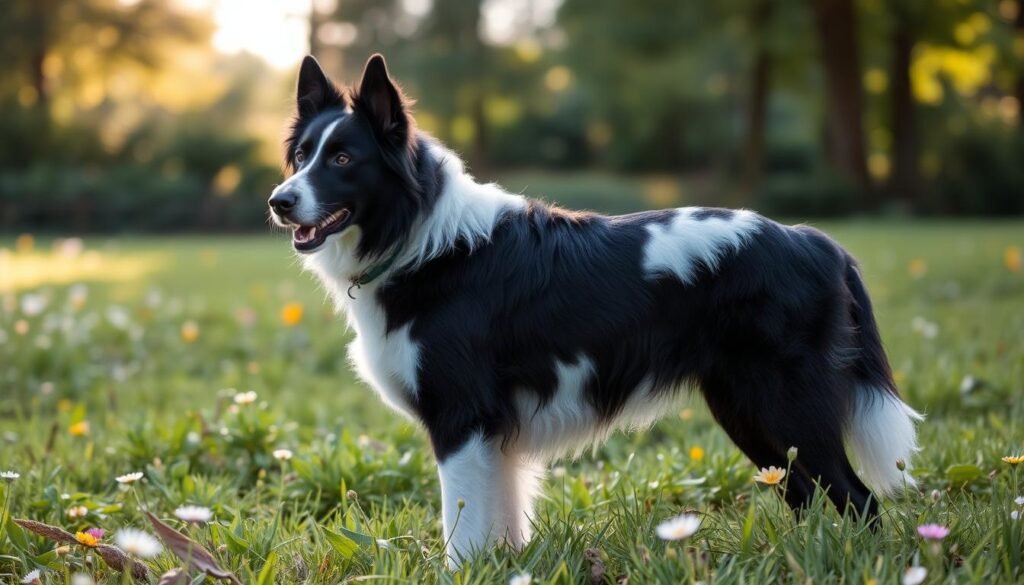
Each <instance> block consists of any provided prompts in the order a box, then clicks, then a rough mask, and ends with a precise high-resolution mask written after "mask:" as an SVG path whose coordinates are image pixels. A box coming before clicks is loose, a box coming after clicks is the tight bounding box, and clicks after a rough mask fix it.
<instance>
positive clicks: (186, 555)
mask: <svg viewBox="0 0 1024 585" xmlns="http://www.w3.org/2000/svg"><path fill="white" fill-rule="evenodd" d="M146 517H147V518H149V522H150V523H151V524H152V525H153V531H154V532H156V535H157V536H159V537H160V540H162V541H164V544H166V545H167V548H169V549H171V552H173V553H174V554H175V555H177V556H178V558H180V559H181V560H183V561H185V566H186V567H188V566H189V565H191V566H194V567H195V568H197V569H199V570H200V571H202V572H204V573H206V574H207V575H209V576H211V577H214V578H217V579H226V580H228V581H230V582H231V583H233V584H234V585H242V582H241V581H239V580H238V578H237V577H235V575H234V574H233V573H231V571H225V570H224V569H222V568H221V567H220V565H218V564H217V559H215V558H213V555H212V554H210V552H209V551H208V550H206V549H205V548H203V546H202V545H201V544H199V543H198V542H196V541H194V540H192V539H191V538H189V537H188V536H185V535H184V534H182V533H181V532H178V531H177V530H175V529H173V528H171V527H170V526H168V525H166V524H164V523H163V522H161V521H160V519H159V518H157V517H156V516H154V515H153V514H152V513H150V512H146Z"/></svg>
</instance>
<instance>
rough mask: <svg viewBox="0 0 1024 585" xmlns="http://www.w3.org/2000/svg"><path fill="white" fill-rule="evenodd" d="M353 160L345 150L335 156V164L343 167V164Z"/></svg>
mask: <svg viewBox="0 0 1024 585" xmlns="http://www.w3.org/2000/svg"><path fill="white" fill-rule="evenodd" d="M351 160H352V159H351V158H349V156H348V155H347V154H345V153H344V152H343V153H341V154H339V155H338V156H336V157H334V164H336V165H338V166H342V167H343V166H345V165H347V164H348V163H349V161H351Z"/></svg>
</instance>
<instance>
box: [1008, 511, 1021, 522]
mask: <svg viewBox="0 0 1024 585" xmlns="http://www.w3.org/2000/svg"><path fill="white" fill-rule="evenodd" d="M1010 520H1020V510H1014V511H1012V512H1010Z"/></svg>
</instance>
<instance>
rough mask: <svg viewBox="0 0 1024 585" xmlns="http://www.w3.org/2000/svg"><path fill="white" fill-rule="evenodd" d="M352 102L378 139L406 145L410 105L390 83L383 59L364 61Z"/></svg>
mask: <svg viewBox="0 0 1024 585" xmlns="http://www.w3.org/2000/svg"><path fill="white" fill-rule="evenodd" d="M355 101H356V107H358V108H360V109H361V110H362V111H363V112H364V113H365V114H366V115H367V117H369V119H370V124H371V125H372V126H373V128H374V130H375V131H376V132H377V133H378V136H379V137H381V138H384V139H385V140H387V141H389V142H392V143H393V144H402V143H406V142H408V140H409V139H410V137H411V135H412V128H413V120H412V118H411V117H410V116H409V112H408V106H409V104H410V102H409V101H408V100H407V99H406V98H405V95H403V94H402V90H401V88H399V87H398V85H396V84H395V82H394V81H392V80H391V77H390V76H389V75H388V67H387V65H386V64H385V63H384V57H383V56H381V55H380V54H379V53H377V54H374V55H373V56H372V57H370V59H369V61H367V62H366V68H365V69H364V70H363V79H362V81H360V82H359V92H358V94H357V97H356V100H355Z"/></svg>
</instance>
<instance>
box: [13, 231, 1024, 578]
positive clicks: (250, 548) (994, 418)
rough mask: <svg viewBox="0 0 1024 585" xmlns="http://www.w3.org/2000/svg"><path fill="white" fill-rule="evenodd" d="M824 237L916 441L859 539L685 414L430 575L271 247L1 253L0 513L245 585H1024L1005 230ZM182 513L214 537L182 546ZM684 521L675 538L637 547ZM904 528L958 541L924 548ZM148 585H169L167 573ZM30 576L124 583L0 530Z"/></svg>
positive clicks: (341, 365)
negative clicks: (873, 319)
mask: <svg viewBox="0 0 1024 585" xmlns="http://www.w3.org/2000/svg"><path fill="white" fill-rule="evenodd" d="M821 227H824V228H825V229H827V230H828V231H829V232H830V233H832V234H833V235H834V236H835V237H836V238H837V239H838V240H839V241H840V242H842V243H843V244H844V245H845V246H847V247H848V248H849V249H850V250H851V251H852V252H853V253H854V254H855V255H857V256H858V257H859V258H860V259H861V261H862V263H863V266H864V271H865V275H866V277H867V279H868V282H869V286H870V289H871V291H872V294H873V296H874V299H875V303H876V312H877V315H878V318H879V321H880V324H881V329H882V333H883V337H884V340H885V342H886V345H887V348H888V350H889V354H890V357H891V360H892V363H893V366H894V368H895V369H896V376H897V380H898V382H899V384H900V387H901V389H902V391H903V393H904V396H905V397H906V399H907V401H908V402H910V403H911V404H912V405H913V406H914V407H916V408H918V409H919V410H922V411H924V412H925V413H927V415H928V420H927V421H926V422H925V423H924V424H923V425H922V426H921V429H920V432H921V442H922V447H923V449H922V451H921V453H920V454H919V456H918V457H917V459H916V460H915V470H914V474H915V476H916V477H917V478H918V482H919V487H918V489H907V490H905V493H903V494H902V495H900V497H898V498H895V499H892V500H888V501H886V502H884V508H885V516H884V518H883V523H882V526H881V528H880V529H879V530H877V531H873V530H871V529H870V528H868V527H866V526H865V525H864V524H863V523H861V522H858V521H856V520H854V519H851V518H844V517H842V516H840V515H838V514H837V513H836V512H835V510H834V509H832V508H830V507H829V506H828V505H827V504H826V503H825V502H824V500H823V499H822V501H819V502H818V505H817V506H815V508H814V509H812V510H811V511H810V512H809V513H807V514H806V515H805V516H804V517H803V518H802V519H800V520H799V521H797V520H796V519H795V518H794V517H793V516H792V515H791V514H790V513H789V511H788V509H786V508H785V507H784V506H783V504H782V502H781V498H779V497H777V496H776V494H773V493H772V492H773V491H775V490H776V489H778V488H772V487H768V486H763V485H760V484H756V483H754V482H753V481H752V477H753V474H754V471H755V470H754V469H753V466H752V464H751V463H750V462H749V461H748V460H746V459H745V458H744V457H743V456H742V454H741V453H740V452H739V451H738V450H737V449H736V448H735V447H733V446H732V445H731V444H730V443H729V441H728V439H727V438H726V437H725V435H724V433H723V432H722V431H720V430H719V429H718V428H717V427H716V426H715V424H714V423H713V421H712V420H711V418H710V417H709V415H708V414H707V412H706V411H705V409H704V407H703V404H702V403H701V401H700V399H699V398H698V397H694V398H691V399H690V400H689V402H688V403H682V404H680V406H679V408H678V409H677V410H676V411H675V412H673V413H672V414H670V415H669V416H667V417H666V418H665V419H664V420H663V421H662V422H660V423H659V424H658V425H656V426H655V427H654V428H653V429H652V430H650V431H648V432H644V433H639V434H634V435H628V436H627V435H617V436H615V437H614V438H613V439H612V440H611V441H610V442H609V443H607V444H606V445H605V446H603V447H601V448H599V449H597V450H596V451H595V452H593V453H592V454H589V455H587V456H584V457H582V458H581V459H579V460H577V461H566V462H561V463H559V464H556V465H561V467H557V468H556V469H555V471H554V472H553V473H552V474H551V476H550V477H549V479H548V480H547V482H546V484H545V486H546V487H545V490H544V499H543V501H542V502H540V504H539V508H538V516H537V518H536V520H535V521H536V524H537V528H536V530H535V537H534V539H533V540H532V541H531V543H530V544H529V546H527V547H526V549H525V550H523V551H521V552H511V551H509V550H504V549H498V550H488V551H483V552H482V553H481V554H480V555H478V556H477V557H476V558H475V559H473V560H472V561H471V562H469V563H467V564H466V565H465V566H464V567H463V569H462V571H461V572H460V573H457V574H453V573H449V572H447V571H446V570H445V569H444V563H443V558H444V557H443V542H442V539H441V534H440V518H439V513H440V502H439V493H438V485H437V478H436V471H435V466H434V461H433V458H432V456H431V454H430V451H429V448H428V446H427V442H426V440H425V438H424V435H423V433H422V432H421V431H420V430H419V429H418V428H416V427H415V426H414V425H412V424H411V423H408V422H407V421H405V420H404V419H401V418H400V417H398V416H397V415H394V414H392V413H390V412H388V411H387V410H386V408H385V407H383V406H382V405H381V404H380V403H379V402H378V399H377V398H376V396H375V395H374V393H373V392H372V391H371V390H369V389H368V388H366V387H365V386H363V385H362V384H361V383H359V382H357V381H356V380H355V379H354V378H353V376H352V374H351V373H350V372H349V370H348V367H347V363H346V358H345V344H346V341H347V338H348V333H347V332H346V330H345V326H344V324H343V323H342V322H341V321H340V320H339V319H338V318H337V317H336V316H335V315H334V314H333V310H332V308H331V307H330V306H329V305H328V304H327V302H326V301H325V294H324V292H323V291H322V290H319V289H318V288H317V286H316V285H315V283H314V281H313V279H312V277H311V276H310V275H307V274H303V273H301V272H300V270H299V268H298V265H297V263H296V262H295V261H294V259H293V258H292V256H291V253H290V251H289V249H288V244H287V243H286V241H285V239H284V237H283V236H279V237H277V238H272V237H246V238H230V239H215V238H123V239H110V240H107V239H103V238H99V237H97V238H93V239H87V240H86V242H85V250H84V251H81V250H77V249H76V248H75V246H74V245H73V244H65V245H63V246H62V247H61V248H60V251H57V252H54V251H53V250H54V248H53V246H52V245H51V243H50V242H40V241H36V242H35V243H34V246H33V248H34V249H33V250H30V249H29V248H30V245H29V242H28V241H27V240H25V239H23V240H22V241H21V242H20V243H18V244H16V243H15V241H14V239H13V238H7V239H5V240H2V241H0V247H3V248H5V251H3V252H0V471H4V470H12V471H16V472H19V473H20V478H19V479H17V480H15V481H3V480H0V504H2V503H3V502H6V506H7V508H8V509H9V514H8V516H9V517H13V518H28V519H33V520H37V521H41V522H46V523H48V524H51V525H56V526H60V527H63V528H65V529H66V530H69V531H71V532H72V533H74V532H76V531H79V530H85V529H86V528H90V527H100V528H103V529H104V530H105V531H106V533H105V535H104V537H103V539H102V541H103V542H112V541H113V536H114V534H115V533H116V532H118V531H119V530H121V529H123V528H125V527H135V528H141V529H146V530H148V531H150V532H152V528H151V526H150V525H149V524H148V523H147V522H146V520H145V519H144V518H143V516H142V514H141V513H140V507H141V506H146V507H148V508H149V509H150V510H152V511H153V512H154V513H155V514H156V515H157V516H159V517H161V518H163V519H164V520H165V521H166V522H167V523H168V524H170V525H172V526H175V527H177V528H179V529H181V530H183V531H184V532H186V533H187V534H189V535H190V536H191V537H192V538H194V539H195V540H196V541H197V542H199V543H201V544H202V545H203V546H205V547H206V548H207V549H209V550H210V551H212V553H213V555H214V557H215V558H216V560H217V562H219V563H220V565H222V566H223V568H225V569H227V570H230V571H233V572H234V573H235V574H236V575H238V576H239V578H240V579H241V581H242V582H244V583H261V584H268V583H274V582H275V578H276V582H277V583H339V582H343V581H346V580H357V578H360V577H362V578H360V579H358V580H366V581H375V582H376V581H380V582H403V583H434V582H441V583H507V582H508V581H509V579H510V578H511V577H513V576H515V575H519V574H523V573H528V574H531V575H532V576H533V582H534V583H587V582H590V581H591V579H594V580H595V582H607V583H615V582H620V583H622V582H625V580H626V579H628V582H629V583H634V584H636V583H678V582H689V581H694V580H701V581H704V582H707V583H769V582H793V583H811V582H814V583H838V582H844V583H857V584H861V583H869V582H877V583H898V582H900V580H901V579H903V577H904V573H905V571H906V570H907V569H908V567H911V566H920V567H924V568H926V569H927V571H928V576H927V582H929V583H943V582H958V583H959V582H979V583H980V582H989V583H1010V582H1021V581H1022V580H1024V553H1022V549H1024V520H1021V521H1017V520H1013V519H1012V518H1011V513H1012V512H1018V511H1020V512H1021V513H1022V514H1024V502H1022V503H1021V504H1017V503H1015V502H1014V499H1015V498H1018V497H1020V496H1024V477H1022V476H1024V464H1021V465H1018V466H1012V465H1010V464H1007V463H1004V462H1003V461H1001V458H1002V457H1003V456H1007V455H1018V454H1020V453H1021V452H1022V449H1024V428H1022V425H1024V270H1022V268H1021V266H1020V258H1019V254H1020V250H1021V248H1024V223H1021V222H1016V223H1008V222H1004V223H980V222H979V223H887V222H872V223H867V222H864V223H837V224H827V225H823V226H821ZM19 246H20V251H15V249H16V248H18V247H19ZM1014 250H1016V254H1017V256H1016V257H1014V254H1015V253H1014ZM242 392H255V396H256V398H255V400H254V401H252V402H247V398H251V397H252V396H251V395H248V394H239V393H242ZM276 449H288V450H290V451H291V452H293V454H294V456H293V457H292V458H291V459H290V460H288V461H281V460H278V459H275V458H274V456H273V452H274V450H276ZM133 471H141V472H143V473H144V479H142V480H141V481H139V482H137V483H133V484H130V485H120V484H118V483H117V482H116V481H115V477H116V476H119V475H122V474H125V473H128V472H133ZM1018 484H1022V485H1018ZM185 504H196V505H200V506H206V507H209V508H211V509H212V510H213V513H214V519H213V521H212V522H211V523H210V524H206V525H185V524H184V523H183V522H181V521H180V520H178V519H177V518H175V517H174V514H173V512H174V510H175V509H176V508H178V507H179V506H182V505H185ZM686 511H692V512H695V513H697V514H699V515H700V516H701V518H702V519H703V523H702V525H701V528H700V530H699V531H698V532H697V533H696V534H695V535H694V536H692V537H690V538H689V539H688V540H685V541H676V542H665V541H662V540H660V539H659V538H658V537H657V536H656V534H655V526H657V525H658V524H659V523H660V522H662V521H664V520H666V519H668V518H670V517H673V516H675V515H677V514H680V513H682V512H686ZM924 523H938V524H942V525H945V526H948V527H949V528H950V529H951V533H950V534H949V536H948V537H946V538H945V540H944V541H941V542H936V543H929V542H925V541H923V540H922V538H921V537H920V536H918V534H917V532H916V528H917V526H918V525H921V524H924ZM145 562H146V564H147V566H148V567H149V569H150V570H151V571H152V572H153V573H155V574H160V573H163V572H164V571H166V570H168V569H171V568H172V567H175V566H180V561H178V559H177V558H176V557H175V556H174V555H172V554H171V552H170V551H168V550H167V549H164V552H163V553H161V554H160V555H159V556H157V557H156V558H154V559H151V560H148V561H145ZM33 569H42V571H43V573H42V582H43V583H69V582H70V580H71V575H73V574H74V573H79V572H84V573H87V574H90V575H92V576H93V577H94V578H95V579H96V581H97V582H99V583H121V582H122V580H121V576H120V575H119V574H118V573H116V572H114V571H112V570H110V569H108V568H107V567H106V565H105V564H104V563H103V562H101V561H99V560H98V559H97V557H96V551H93V550H90V549H88V548H86V547H83V546H79V545H72V546H70V547H64V548H60V549H58V548H57V544H55V543H53V542H51V541H48V540H45V539H43V538H41V537H38V536H35V535H34V534H32V533H30V532H27V531H25V530H23V529H21V528H19V527H18V526H17V525H16V524H14V523H13V522H10V521H7V520H6V519H5V518H4V517H3V515H2V509H0V582H3V583H18V582H20V581H21V579H22V578H23V577H24V576H25V575H26V574H27V573H28V572H29V571H31V570H33ZM196 575H198V573H195V572H194V573H193V576H196ZM154 580H155V579H154Z"/></svg>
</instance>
